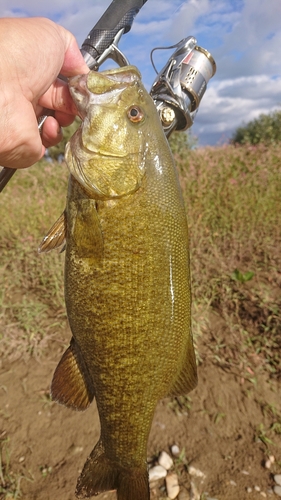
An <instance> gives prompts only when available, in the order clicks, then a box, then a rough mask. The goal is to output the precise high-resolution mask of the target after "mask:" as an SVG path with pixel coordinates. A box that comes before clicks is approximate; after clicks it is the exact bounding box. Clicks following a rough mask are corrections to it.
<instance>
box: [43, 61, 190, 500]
mask: <svg viewBox="0 0 281 500" xmlns="http://www.w3.org/2000/svg"><path fill="white" fill-rule="evenodd" d="M128 75H129V76H128ZM131 75H132V76H131ZM95 77H96V74H94V75H93V76H92V77H91V78H92V79H93V82H92V84H93V85H92V87H91V85H90V84H91V82H90V83H89V81H88V87H90V88H91V91H92V93H93V92H96V91H97V87H98V86H99V85H100V87H101V89H100V94H98V98H97V99H96V101H95V102H96V103H95V106H96V107H98V106H100V107H101V108H102V110H103V113H104V115H105V116H107V115H109V116H111V115H112V114H113V116H111V119H110V120H109V121H107V122H106V126H105V128H104V129H103V131H102V130H100V127H101V123H103V121H102V122H101V121H100V116H101V114H100V113H99V111H98V110H97V109H95V106H94V109H91V110H90V111H89V112H88V115H87V118H85V117H83V113H82V112H81V116H82V118H84V123H85V121H86V120H88V128H89V127H90V128H91V137H93V136H94V137H95V138H94V141H96V142H95V144H94V145H93V144H91V145H90V146H89V144H88V142H87V139H86V140H85V139H83V131H81V130H80V131H78V133H77V135H76V137H74V138H73V139H72V140H71V142H70V146H69V147H68V150H67V153H66V159H67V163H68V166H69V169H70V172H71V176H70V181H69V192H68V200H67V207H66V227H67V237H66V242H67V244H66V260H65V298H66V306H67V314H68V318H69V323H70V327H71V330H72V333H73V340H72V343H71V346H70V348H69V350H68V351H67V352H66V353H65V355H64V357H63V359H62V361H61V362H60V364H59V366H58V368H57V370H56V373H55V376H54V380H53V385H52V393H53V397H54V399H57V400H58V401H60V402H62V403H64V404H66V405H69V406H74V407H76V408H78V409H79V408H80V409H84V407H86V406H87V405H88V404H89V403H90V401H91V400H92V399H93V397H94V396H95V397H96V401H97V406H98V411H99V415H100V422H101V438H100V441H99V443H98V444H97V445H96V447H95V448H94V450H93V452H92V454H91V456H90V457H89V458H88V460H87V462H86V464H85V466H84V469H83V472H82V474H81V476H80V478H79V480H78V486H77V494H78V496H79V497H81V498H82V497H85V496H86V497H88V496H91V495H94V494H97V493H99V492H101V491H106V490H108V489H113V488H116V489H117V495H118V499H119V500H133V499H134V500H147V499H148V498H149V489H148V480H147V470H146V448H147V440H148V435H149V431H150V427H151V421H152V418H153V414H154V410H155V406H156V404H157V402H158V401H159V399H161V398H163V397H165V396H167V395H177V394H184V393H187V392H189V391H190V390H191V389H192V388H193V387H194V386H195V385H196V363H195V356H194V350H193V344H192V336H191V331H190V279H189V256H188V236H187V221H186V215H185V210H184V205H183V201H182V197H181V193H180V188H179V184H178V179H177V175H176V171H175V167H174V163H173V159H172V156H171V153H170V149H169V147H168V144H167V141H166V138H165V137H164V134H163V132H162V128H161V124H160V121H159V119H158V115H157V112H156V109H155V107H154V104H153V102H152V100H151V98H150V96H149V95H148V94H147V93H146V91H145V90H144V88H143V87H142V85H141V83H140V80H139V75H138V73H137V70H135V69H134V68H133V67H129V68H127V69H126V70H125V69H119V70H116V71H115V72H107V73H105V74H104V75H102V74H99V77H98V78H99V81H98V83H96V85H95V83H94V82H95ZM112 77H114V79H115V80H114V82H113V83H112V80H110V81H109V83H108V81H107V80H108V78H109V79H111V78H112ZM102 78H103V79H105V81H106V84H107V83H108V88H106V90H105V92H104V93H105V94H106V93H107V92H108V93H109V94H110V95H111V100H110V99H109V101H110V102H109V104H108V107H106V104H105V101H103V100H102V98H104V96H102V97H100V96H101V95H102V89H103V85H104V84H103V80H102ZM118 85H119V86H118ZM112 86H113V87H114V86H116V87H117V88H113V90H112ZM120 87H121V88H120ZM75 88H76V91H77V85H76V87H75ZM98 92H99V90H98ZM112 94H113V97H112ZM109 97H110V96H109ZM116 109H117V110H118V112H119V116H118V120H117V118H115V119H113V117H114V116H115V113H116ZM132 109H133V111H132ZM91 113H92V115H91ZM137 113H138V114H137ZM89 115H90V119H89ZM103 120H105V121H106V119H105V118H103ZM116 122H117V123H118V127H115V133H116V134H117V135H118V134H119V136H120V137H119V139H118V140H117V142H116V144H115V145H114V144H113V145H112V141H113V137H114V125H115V123H116ZM95 124H96V125H95ZM86 128H87V124H86ZM102 132H103V136H102ZM95 134H97V135H100V137H101V138H100V139H99V138H97V137H96V136H95ZM83 141H84V142H83ZM98 141H100V142H99V146H98V147H97V144H98ZM124 144H125V146H124ZM78 145H79V148H78ZM93 150H94V153H93ZM81 151H82V153H81ZM92 157H94V160H93V161H92ZM113 163H114V165H113ZM116 163H117V167H116ZM77 372H78V377H76V374H77ZM66 374H68V379H69V381H70V382H69V383H67V380H65V375H66ZM67 385H68V388H67V387H65V386H67ZM75 391H76V392H75ZM73 393H75V395H73ZM77 394H78V396H77ZM79 398H80V399H79Z"/></svg>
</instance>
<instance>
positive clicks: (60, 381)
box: [51, 339, 95, 411]
mask: <svg viewBox="0 0 281 500" xmlns="http://www.w3.org/2000/svg"><path fill="white" fill-rule="evenodd" d="M94 395H95V394H94V388H93V382H92V380H91V377H90V374H89V372H88V369H87V366H86V364H85V362H84V360H83V358H82V355H81V353H80V352H79V349H78V346H77V344H76V343H75V340H74V339H72V341H71V344H70V346H69V347H68V349H67V350H66V351H65V353H64V354H63V356H62V358H61V360H60V362H59V364H58V366H57V368H56V370H55V373H54V376H53V380H52V384H51V397H52V399H53V401H56V402H57V403H60V404H63V405H64V406H67V407H70V408H74V409H75V410H80V411H83V410H86V409H87V408H88V406H89V405H90V404H91V402H92V401H93V399H94Z"/></svg>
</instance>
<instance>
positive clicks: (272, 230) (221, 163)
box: [0, 146, 281, 378]
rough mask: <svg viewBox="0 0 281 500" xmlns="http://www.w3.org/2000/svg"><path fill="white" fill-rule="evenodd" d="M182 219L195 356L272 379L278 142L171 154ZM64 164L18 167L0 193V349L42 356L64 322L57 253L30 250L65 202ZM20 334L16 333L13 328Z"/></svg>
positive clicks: (279, 228)
mask: <svg viewBox="0 0 281 500" xmlns="http://www.w3.org/2000/svg"><path fill="white" fill-rule="evenodd" d="M176 160H177V164H178V168H179V171H180V181H181V186H182V189H183V193H184V198H185V202H186V206H187V211H188V221H189V225H190V251H191V268H192V286H193V321H194V333H195V337H196V343H197V350H198V359H199V362H200V361H202V360H204V359H205V358H206V357H211V358H212V360H213V361H214V362H215V363H219V364H220V365H221V366H223V367H225V368H226V369H229V370H232V371H233V372H234V373H237V374H239V375H240V376H241V377H247V378H249V377H252V378H254V376H255V372H256V371H257V370H266V371H268V372H269V373H270V375H271V376H274V377H278V376H280V370H281V367H280V356H279V353H280V347H281V340H280V337H281V336H280V316H281V313H280V307H281V298H280V284H281V265H280V264H281V263H280V239H281V147H277V146H272V147H270V148H265V147H248V146H243V147H234V146H225V147H221V148H206V149H202V150H195V151H189V150H185V151H184V150H183V151H181V152H180V155H177V158H176ZM66 179H67V172H66V167H65V166H64V165H59V164H53V165H50V164H46V163H45V164H44V163H43V162H42V163H41V164H37V165H36V166H34V167H32V168H31V169H28V170H26V171H22V172H19V173H17V175H15V176H14V178H13V180H12V181H11V182H10V184H9V185H8V186H7V188H6V189H5V190H4V191H3V193H2V194H1V199H0V217H1V221H2V224H1V231H0V248H1V268H0V274H1V280H2V287H1V291H0V305H1V309H0V328H1V329H0V353H1V355H2V354H4V353H5V356H6V357H11V358H12V359H13V358H15V357H19V356H21V355H23V354H24V355H29V354H30V353H34V354H35V355H40V354H41V352H42V351H43V350H44V348H45V347H46V345H47V341H48V339H50V338H51V337H52V336H54V335H56V336H59V333H60V331H62V330H63V329H64V328H65V326H66V317H65V309H64V301H63V255H59V254H57V253H56V252H51V253H50V254H48V255H38V254H37V247H38V244H39V243H40V241H41V239H42V237H43V236H44V234H45V233H46V231H47V230H48V229H49V227H50V226H51V225H52V224H53V222H54V221H55V220H56V218H57V217H58V216H59V215H60V213H61V212H62V210H63V208H64V201H65V195H66ZM19 332H20V333H19Z"/></svg>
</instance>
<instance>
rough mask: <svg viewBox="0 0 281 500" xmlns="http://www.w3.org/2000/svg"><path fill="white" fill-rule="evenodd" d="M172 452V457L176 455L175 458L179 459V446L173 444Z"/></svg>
mask: <svg viewBox="0 0 281 500" xmlns="http://www.w3.org/2000/svg"><path fill="white" fill-rule="evenodd" d="M171 452H172V455H174V457H178V456H179V454H180V449H179V447H178V445H177V444H173V446H171Z"/></svg>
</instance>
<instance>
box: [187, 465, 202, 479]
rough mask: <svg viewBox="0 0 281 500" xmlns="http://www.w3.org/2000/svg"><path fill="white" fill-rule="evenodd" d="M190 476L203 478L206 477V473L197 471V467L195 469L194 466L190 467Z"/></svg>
mask: <svg viewBox="0 0 281 500" xmlns="http://www.w3.org/2000/svg"><path fill="white" fill-rule="evenodd" d="M188 474H190V475H191V476H194V477H202V478H205V477H206V476H205V474H204V472H202V471H201V470H200V469H196V468H195V467H193V465H190V466H189V467H188Z"/></svg>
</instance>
